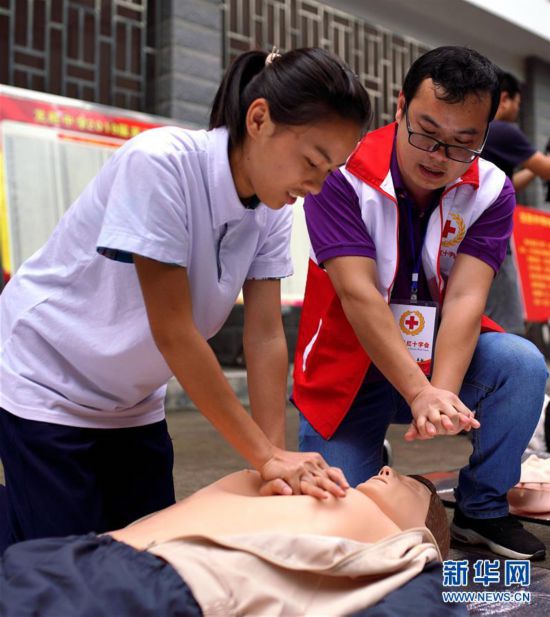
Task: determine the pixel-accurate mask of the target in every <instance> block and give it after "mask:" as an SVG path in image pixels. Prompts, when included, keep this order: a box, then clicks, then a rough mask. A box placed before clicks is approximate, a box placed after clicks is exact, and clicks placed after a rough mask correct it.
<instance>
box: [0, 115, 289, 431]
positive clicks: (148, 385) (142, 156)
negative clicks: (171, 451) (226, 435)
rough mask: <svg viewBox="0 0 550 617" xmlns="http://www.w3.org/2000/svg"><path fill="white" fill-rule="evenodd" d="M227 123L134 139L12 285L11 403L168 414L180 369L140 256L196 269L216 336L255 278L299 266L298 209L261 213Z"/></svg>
mask: <svg viewBox="0 0 550 617" xmlns="http://www.w3.org/2000/svg"><path fill="white" fill-rule="evenodd" d="M227 144H228V134H227V131H226V130H225V129H215V130H212V131H190V130H185V129H181V128H177V127H163V128H158V129H152V130H150V131H146V132H145V133H142V134H141V135H139V136H137V137H135V138H134V139H132V140H130V141H129V142H127V143H126V144H125V145H124V146H123V147H122V148H120V149H119V150H118V151H117V152H116V153H115V154H114V155H113V156H112V157H111V159H109V161H107V163H106V164H105V166H104V167H103V169H102V170H101V171H100V172H99V174H98V175H97V176H96V177H95V178H94V179H93V180H92V181H91V182H90V183H89V184H88V186H87V187H86V189H85V190H84V192H83V193H82V194H81V196H80V197H79V198H78V199H77V201H76V202H75V203H74V204H73V205H72V206H71V208H70V209H69V210H68V211H67V213H66V214H65V215H64V216H63V218H62V219H61V221H60V222H59V224H58V226H57V227H56V229H55V230H54V232H53V234H52V236H51V237H50V239H49V240H48V242H47V243H46V245H45V246H44V247H43V248H42V249H41V250H40V251H38V252H37V253H36V254H35V255H33V256H32V257H31V258H30V259H28V260H27V261H26V262H25V263H24V264H23V265H22V266H21V268H20V269H19V271H18V272H17V274H16V275H15V276H14V278H13V279H12V280H11V281H10V282H9V283H8V285H7V286H6V288H5V290H4V292H3V293H2V295H1V296H0V309H1V311H0V334H1V354H2V360H1V369H0V371H1V372H0V380H1V384H0V385H1V388H0V406H2V407H3V408H4V409H6V410H7V411H9V412H11V413H13V414H15V415H17V416H20V417H23V418H27V419H31V420H41V421H46V422H53V423H56V424H65V425H69V426H81V427H97V428H115V427H128V426H141V425H144V424H149V423H152V422H156V421H158V420H160V419H162V418H163V417H164V409H163V402H164V395H165V389H166V386H165V385H166V382H167V381H168V379H169V378H170V376H171V371H170V369H169V368H168V366H167V364H166V362H165V361H164V358H163V357H162V355H161V354H160V352H159V351H158V349H157V347H156V345H155V343H154V341H153V338H152V335H151V331H150V328H149V324H148V321H147V316H146V312H145V305H144V303H143V298H142V294H141V289H140V286H139V282H138V278H137V274H136V270H135V268H134V266H133V263H132V253H137V254H139V255H143V256H145V257H149V258H151V259H155V260H158V261H161V262H165V263H171V264H177V265H180V266H184V267H185V268H187V273H188V276H189V282H190V287H191V295H192V302H193V317H194V320H195V323H196V325H197V328H198V329H199V331H200V332H201V333H202V335H203V336H204V337H205V338H210V337H211V336H213V335H214V334H215V333H216V332H217V331H218V330H219V329H220V328H221V326H222V325H223V323H224V321H225V320H226V319H227V316H228V315H229V312H230V311H231V309H232V307H233V305H234V303H235V300H236V299H237V296H238V294H239V292H240V290H241V287H242V285H243V283H244V281H245V280H246V279H250V278H282V277H286V276H289V275H290V274H292V264H291V258H290V248H289V244H290V231H291V224H292V211H291V208H290V207H289V206H286V207H284V208H282V209H281V210H277V211H275V210H271V209H269V208H268V207H267V206H265V205H263V204H260V205H259V206H258V207H257V208H256V209H254V210H248V209H246V208H245V207H244V206H243V205H242V203H241V202H240V200H239V198H238V196H237V192H236V189H235V185H234V183H233V179H232V175H231V170H230V166H229V158H228V152H227Z"/></svg>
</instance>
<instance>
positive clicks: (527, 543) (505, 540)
mask: <svg viewBox="0 0 550 617" xmlns="http://www.w3.org/2000/svg"><path fill="white" fill-rule="evenodd" d="M451 536H452V537H453V538H454V539H455V540H458V541H459V542H464V543H465V544H484V545H485V546H488V547H489V548H490V549H491V550H492V551H493V553H496V554H497V555H504V557H510V558H511V559H532V560H534V561H536V560H538V559H544V557H545V555H546V548H545V546H544V544H543V543H542V542H541V541H540V540H539V539H538V538H536V537H535V536H534V535H533V534H532V533H530V532H528V531H527V530H526V529H524V528H523V525H522V524H521V523H520V522H519V521H518V520H517V519H516V518H515V517H513V516H512V515H510V514H508V515H507V516H501V517H498V518H470V517H468V516H465V515H464V514H462V512H461V511H460V510H459V509H458V508H457V509H456V510H455V515H454V518H453V522H452V523H451Z"/></svg>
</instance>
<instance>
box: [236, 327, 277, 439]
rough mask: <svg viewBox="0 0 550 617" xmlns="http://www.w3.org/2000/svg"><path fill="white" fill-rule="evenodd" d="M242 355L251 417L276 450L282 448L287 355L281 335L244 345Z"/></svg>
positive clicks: (247, 342)
mask: <svg viewBox="0 0 550 617" xmlns="http://www.w3.org/2000/svg"><path fill="white" fill-rule="evenodd" d="M244 351H245V357H246V368H247V378H248V393H249V397H250V407H251V410H252V417H253V418H254V420H255V421H256V423H257V424H258V425H259V426H260V428H261V429H262V430H263V431H264V433H265V434H266V435H267V437H268V438H269V440H270V441H271V442H272V443H273V444H274V445H276V446H278V447H279V448H284V447H285V426H286V423H285V412H286V392H287V376H288V351H287V345H286V340H285V337H284V334H283V333H282V332H281V334H280V335H278V336H276V337H273V338H269V339H266V340H261V341H247V340H246V339H245V344H244Z"/></svg>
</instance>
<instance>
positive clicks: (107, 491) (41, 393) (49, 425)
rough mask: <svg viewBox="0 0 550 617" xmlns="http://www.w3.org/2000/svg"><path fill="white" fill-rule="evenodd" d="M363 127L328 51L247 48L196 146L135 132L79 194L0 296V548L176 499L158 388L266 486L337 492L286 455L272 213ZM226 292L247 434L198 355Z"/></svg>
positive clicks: (339, 481) (282, 255)
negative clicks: (241, 368)
mask: <svg viewBox="0 0 550 617" xmlns="http://www.w3.org/2000/svg"><path fill="white" fill-rule="evenodd" d="M370 115H371V114H370V103H369V99H368V95H367V93H366V91H365V89H364V88H363V87H362V86H361V84H360V83H359V80H358V78H357V76H355V75H354V74H353V73H352V72H351V71H350V69H349V68H348V67H346V66H345V65H344V64H343V63H342V62H341V61H340V60H338V59H337V58H336V57H335V56H333V55H331V54H329V53H328V52H325V51H323V50H321V49H299V50H293V51H290V52H287V53H285V54H282V55H279V54H269V55H267V54H265V53H264V52H256V51H255V52H247V53H245V54H242V55H241V56H240V57H239V58H237V60H236V61H235V62H234V63H233V65H232V66H231V67H230V69H229V70H228V72H227V73H226V75H225V77H224V79H223V81H222V84H221V85H220V88H219V90H218V93H217V95H216V98H215V100H214V105H213V109H212V115H211V122H210V130H209V131H191V130H186V129H182V128H178V127H163V128H158V129H152V130H150V131H146V132H145V133H143V134H141V135H139V136H137V137H135V138H134V139H132V140H130V141H129V142H127V143H126V144H125V145H124V146H123V147H122V148H120V149H119V150H118V151H117V152H116V153H115V154H114V155H113V156H112V157H111V159H110V160H109V161H108V162H107V163H106V165H105V166H104V167H103V169H102V170H101V171H100V172H99V174H98V175H97V176H96V177H95V178H94V179H93V180H92V181H91V182H90V183H89V184H88V186H87V187H86V189H85V190H84V192H83V193H82V194H81V195H80V197H79V198H78V199H77V200H76V202H75V203H74V204H73V205H72V206H71V208H70V209H69V210H68V211H67V213H66V214H65V216H64V217H63V218H62V219H61V221H60V222H59V224H58V226H57V227H56V229H55V230H54V232H53V234H52V236H51V237H50V239H49V240H48V242H47V243H46V245H45V246H44V247H43V248H42V249H41V250H40V251H38V252H37V253H36V254H35V255H33V256H32V257H31V258H30V259H28V260H27V261H26V262H25V263H24V264H23V265H22V266H21V268H20V269H19V271H18V272H17V273H16V275H15V276H14V277H13V279H12V280H11V281H10V282H9V284H8V285H7V286H6V288H5V290H4V292H3V294H2V296H1V297H0V302H1V309H2V310H1V317H0V319H1V321H0V328H1V345H2V349H1V353H2V363H1V373H0V377H1V379H2V391H1V397H0V407H1V408H2V410H1V411H0V458H1V459H2V462H3V465H4V470H5V476H6V490H5V491H2V492H1V493H0V496H1V495H2V494H7V504H2V503H0V517H1V516H2V512H5V513H7V514H6V516H7V518H8V521H7V523H6V524H5V525H3V530H4V534H5V538H3V539H2V540H0V551H1V550H2V545H4V546H6V545H7V544H9V543H11V542H14V541H17V540H23V539H28V538H34V537H40V536H52V535H65V534H71V533H81V532H85V531H89V530H92V529H93V530H95V531H98V532H100V531H104V530H106V529H110V528H116V527H121V526H123V525H125V524H127V523H128V522H129V521H131V520H134V519H136V518H138V517H140V516H142V515H144V514H146V513H148V512H151V511H154V510H158V509H160V508H162V507H165V506H167V505H170V504H171V503H173V501H174V491H173V482H172V460H173V451H172V446H171V442H170V438H169V435H168V432H167V429H166V424H165V420H164V408H163V401H164V395H165V388H166V382H167V381H168V379H169V378H170V376H171V375H175V376H176V378H177V379H178V380H179V381H180V383H181V384H182V386H183V387H184V388H185V390H186V391H187V392H188V394H189V396H190V397H191V399H192V400H193V401H194V402H195V404H196V405H197V407H198V408H199V409H200V410H201V412H202V413H203V414H204V415H205V416H206V417H207V418H208V419H209V420H210V421H211V422H212V423H213V424H214V426H216V428H217V429H218V430H219V431H220V433H221V434H222V435H223V436H224V437H225V439H226V440H227V441H228V442H229V443H231V444H232V445H233V446H234V447H235V448H236V450H237V451H238V452H239V453H240V454H241V455H242V456H243V457H244V458H245V459H246V460H247V461H248V462H249V463H250V464H251V465H252V466H253V467H254V468H255V469H256V470H258V472H259V473H260V475H261V477H262V478H263V479H264V481H270V480H273V479H275V478H280V479H281V480H283V482H282V484H281V485H280V487H281V488H280V490H281V492H283V493H290V492H293V493H307V494H310V495H313V496H315V497H319V498H322V497H326V496H327V495H328V494H329V493H332V494H334V495H336V496H343V495H344V494H345V489H346V487H347V483H346V481H345V478H344V477H343V475H342V473H341V472H340V471H339V470H337V469H334V468H329V467H328V465H327V464H326V463H325V461H324V460H323V459H322V458H321V457H320V456H319V455H318V454H316V453H296V452H288V451H286V450H285V449H284V412H285V402H286V401H285V393H286V375H287V350H286V343H285V338H284V333H283V328H282V322H281V313H280V279H281V278H283V277H285V276H289V275H290V274H291V273H292V265H291V261H290V256H289V236H290V228H291V216H292V213H291V207H290V206H289V205H285V204H292V203H293V202H294V201H295V199H296V198H297V197H298V196H304V195H306V194H308V193H316V192H318V191H319V190H320V188H321V185H322V183H323V181H324V179H325V177H326V176H327V174H328V173H329V172H330V170H331V169H333V168H335V167H337V166H338V165H341V164H342V163H344V161H345V160H346V158H347V156H348V155H349V153H350V152H351V150H352V148H353V147H354V146H355V144H356V143H357V141H358V139H359V137H360V136H361V134H362V133H363V132H364V131H365V130H366V128H367V125H368V123H369V120H370ZM241 288H242V290H243V297H244V308H245V326H244V341H243V343H244V350H245V355H246V360H247V368H248V383H249V392H250V400H251V408H252V418H251V417H250V416H249V415H248V414H247V412H246V410H245V409H244V408H243V407H242V405H241V404H240V402H239V401H238V399H237V398H236V396H235V395H234V393H233V391H232V390H231V388H230V386H229V384H228V382H227V381H226V379H225V377H224V375H223V372H222V370H221V368H220V365H219V363H218V362H217V360H216V358H215V356H214V354H213V353H212V351H211V349H210V347H209V346H208V344H207V342H206V340H207V339H208V338H210V337H211V336H213V335H214V334H215V333H216V332H217V331H218V330H219V329H220V328H221V326H222V325H223V323H224V321H225V320H226V318H227V316H228V315H229V312H230V310H231V308H232V306H233V305H234V303H235V300H236V299H237V296H238V294H239V292H240V290H241ZM143 486H147V491H143V488H142V487H143ZM4 501H6V499H4ZM4 505H5V506H6V507H5V508H4V507H3V506H4ZM0 522H1V521H0ZM0 526H1V525H0Z"/></svg>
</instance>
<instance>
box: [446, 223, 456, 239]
mask: <svg viewBox="0 0 550 617" xmlns="http://www.w3.org/2000/svg"><path fill="white" fill-rule="evenodd" d="M455 232H456V227H453V224H452V223H451V221H445V227H444V228H443V237H444V238H446V237H447V236H448V235H449V234H454V233H455Z"/></svg>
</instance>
